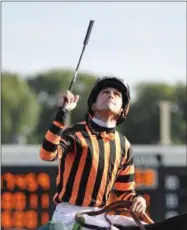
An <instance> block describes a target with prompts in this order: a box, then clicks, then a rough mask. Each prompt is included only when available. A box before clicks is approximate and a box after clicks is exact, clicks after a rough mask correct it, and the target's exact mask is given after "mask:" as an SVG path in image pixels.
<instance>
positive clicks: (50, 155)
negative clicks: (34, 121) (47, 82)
mask: <svg viewBox="0 0 187 230" xmlns="http://www.w3.org/2000/svg"><path fill="white" fill-rule="evenodd" d="M78 99H79V96H78V95H76V96H74V95H73V94H72V93H71V92H70V91H66V93H65V94H63V95H61V96H60V99H59V102H58V105H59V111H58V112H57V114H56V116H55V119H54V121H53V122H52V124H51V125H50V128H49V130H48V131H47V133H46V134H45V137H44V140H43V143H42V146H41V148H40V158H41V159H42V160H44V161H54V160H56V159H58V156H61V155H62V152H63V151H64V150H65V149H67V148H69V147H70V146H71V144H72V143H71V138H70V137H68V136H67V137H66V136H65V135H63V138H62V134H63V133H64V131H65V130H66V127H65V121H66V117H67V114H68V112H69V111H71V110H73V109H74V108H75V107H76V105H77V102H78ZM64 100H65V101H66V105H65V107H63V110H62V105H63V103H64Z"/></svg>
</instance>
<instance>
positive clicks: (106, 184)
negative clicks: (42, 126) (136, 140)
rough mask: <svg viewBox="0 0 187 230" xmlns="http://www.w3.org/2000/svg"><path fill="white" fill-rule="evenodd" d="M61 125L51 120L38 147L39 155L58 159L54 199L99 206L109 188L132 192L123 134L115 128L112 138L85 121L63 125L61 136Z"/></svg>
mask: <svg viewBox="0 0 187 230" xmlns="http://www.w3.org/2000/svg"><path fill="white" fill-rule="evenodd" d="M62 129H63V126H62V125H61V124H58V123H54V122H53V125H52V126H51V128H50V130H49V131H48V132H47V134H46V136H45V139H44V142H43V145H42V148H41V151H40V156H41V158H42V159H45V160H54V159H57V158H58V159H59V170H58V176H57V180H56V181H57V193H56V194H55V196H54V202H55V203H60V202H69V203H71V204H74V205H79V206H97V207H102V206H104V205H105V204H106V202H107V200H108V197H109V194H110V193H111V191H112V190H115V191H116V194H118V197H121V196H124V197H125V196H126V198H124V199H130V198H131V197H132V196H133V195H134V194H135V192H134V165H133V157H132V154H131V153H130V151H129V149H130V144H129V142H128V141H127V139H126V138H125V137H124V136H123V135H121V134H120V133H119V132H117V131H115V133H114V135H113V136H114V138H110V137H109V138H107V137H105V135H97V134H94V133H93V132H92V131H91V129H90V127H89V126H88V124H87V123H86V122H83V123H79V124H75V125H73V126H72V127H70V128H67V129H65V130H64V131H63V132H62V135H61V136H60V135H59V133H60V132H61V131H62ZM110 136H111V135H110Z"/></svg>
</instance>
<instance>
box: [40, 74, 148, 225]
mask: <svg viewBox="0 0 187 230" xmlns="http://www.w3.org/2000/svg"><path fill="white" fill-rule="evenodd" d="M78 100H79V95H73V94H72V93H71V92H70V91H66V93H65V94H63V95H62V96H61V97H60V100H59V110H58V112H57V114H56V116H55V119H54V121H53V123H52V124H51V126H50V128H49V130H48V131H47V133H46V135H45V138H44V141H43V143H42V147H41V149H40V157H41V159H42V160H45V161H54V160H58V162H59V166H58V175H57V178H56V194H55V195H54V199H53V200H54V202H55V204H56V210H55V212H54V214H53V217H52V220H53V221H60V222H62V224H63V225H64V226H65V227H67V228H68V229H72V226H73V225H74V217H75V214H76V213H77V212H82V211H92V210H93V211H94V210H99V209H101V208H102V207H104V206H105V205H106V204H108V203H110V202H111V197H115V198H114V199H113V200H112V201H115V200H122V199H123V200H130V201H132V202H133V205H132V210H133V211H134V212H136V213H140V214H144V212H145V210H146V201H145V199H144V198H143V197H141V196H139V195H137V194H136V192H135V182H134V163H133V153H132V150H131V144H130V142H129V141H128V140H127V138H126V137H124V136H123V135H122V134H121V133H120V132H118V131H117V130H116V127H117V126H118V125H119V124H120V123H121V122H123V121H124V119H125V118H126V117H127V114H128V112H129V107H130V90H129V87H128V85H126V84H125V83H124V81H123V80H122V79H120V78H116V77H109V76H106V77H101V78H99V79H98V80H97V81H96V83H95V85H94V86H93V88H92V90H91V93H90V95H89V97H88V114H87V116H86V120H85V121H83V122H81V123H76V124H74V125H72V126H71V127H65V125H64V124H65V121H66V117H67V114H68V113H69V112H70V111H71V110H73V109H75V107H76V105H77V102H78ZM64 101H65V102H66V103H65V106H63V104H64ZM62 108H63V109H62Z"/></svg>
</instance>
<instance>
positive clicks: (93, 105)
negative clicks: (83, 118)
mask: <svg viewBox="0 0 187 230" xmlns="http://www.w3.org/2000/svg"><path fill="white" fill-rule="evenodd" d="M92 110H93V111H94V110H95V103H93V104H92Z"/></svg>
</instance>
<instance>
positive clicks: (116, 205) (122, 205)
mask: <svg viewBox="0 0 187 230" xmlns="http://www.w3.org/2000/svg"><path fill="white" fill-rule="evenodd" d="M131 206H132V202H131V201H127V200H121V201H116V202H113V203H111V204H109V205H107V206H105V207H104V208H102V209H101V210H99V211H88V212H80V213H77V214H76V216H75V221H76V222H77V223H78V224H79V225H81V226H83V227H86V228H89V229H95V230H97V229H106V227H98V226H94V225H91V224H87V223H85V218H84V217H83V215H84V214H86V215H88V216H97V215H100V214H103V213H104V214H105V215H104V216H105V219H106V221H107V222H108V223H109V225H110V228H111V227H112V225H113V224H112V223H111V221H110V220H109V218H108V217H107V214H108V213H109V212H111V211H116V210H117V209H123V210H124V209H125V210H127V211H128V212H129V213H130V215H131V216H132V218H133V219H134V221H135V222H136V224H137V225H138V227H139V228H140V230H146V229H145V226H144V225H143V224H142V223H141V221H140V219H139V217H138V216H137V214H135V213H134V212H133V211H132V210H131V209H130V208H131ZM143 218H144V220H145V222H146V223H148V224H153V223H154V221H153V220H152V219H151V218H150V217H149V216H148V215H147V214H144V215H143ZM110 228H109V229H110Z"/></svg>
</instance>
